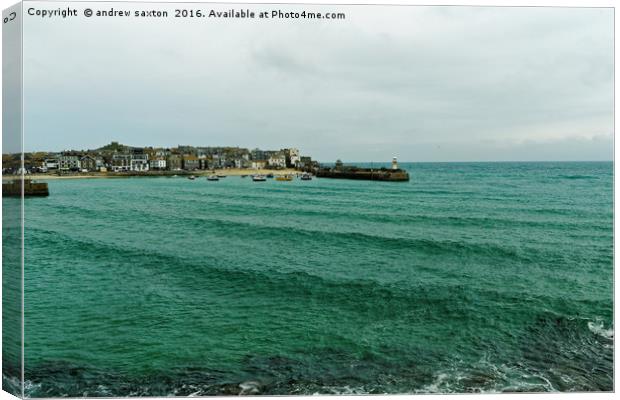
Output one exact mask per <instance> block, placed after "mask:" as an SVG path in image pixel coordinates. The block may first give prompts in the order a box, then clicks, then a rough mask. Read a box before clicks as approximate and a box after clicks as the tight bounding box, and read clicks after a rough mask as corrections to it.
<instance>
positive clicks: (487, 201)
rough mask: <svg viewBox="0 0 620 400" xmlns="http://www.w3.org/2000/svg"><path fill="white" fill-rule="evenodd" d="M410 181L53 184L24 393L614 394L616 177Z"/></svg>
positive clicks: (31, 208) (564, 171) (28, 299)
mask: <svg viewBox="0 0 620 400" xmlns="http://www.w3.org/2000/svg"><path fill="white" fill-rule="evenodd" d="M404 167H405V168H406V169H408V170H409V172H410V175H411V181H410V182H407V183H388V182H367V181H350V180H330V179H316V178H315V179H313V180H312V181H300V180H295V181H293V182H277V181H275V180H269V181H267V182H264V183H259V182H252V180H251V179H250V178H249V177H248V178H240V177H228V178H225V179H221V180H220V181H219V182H208V181H207V180H206V179H205V178H200V179H196V180H195V181H190V180H188V179H186V178H129V179H83V180H54V181H49V190H50V196H49V197H48V198H27V199H26V200H25V224H26V231H25V243H26V248H25V288H26V290H25V385H26V394H27V395H29V396H32V397H40V396H65V395H68V396H146V395H149V396H153V395H155V396H164V395H209V394H237V393H245V394H258V393H260V394H313V393H428V392H514V391H528V392H532V391H610V390H613V378H612V377H613V315H612V314H613V313H612V308H613V229H612V228H613V165H612V163H445V164H442V163H428V164H425V163H416V164H405V165H404ZM4 201H5V202H10V201H15V200H12V199H4Z"/></svg>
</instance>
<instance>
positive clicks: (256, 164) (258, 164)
mask: <svg viewBox="0 0 620 400" xmlns="http://www.w3.org/2000/svg"><path fill="white" fill-rule="evenodd" d="M266 166H267V161H265V160H252V168H253V169H263V168H265V167H266Z"/></svg>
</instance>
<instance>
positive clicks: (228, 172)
mask: <svg viewBox="0 0 620 400" xmlns="http://www.w3.org/2000/svg"><path fill="white" fill-rule="evenodd" d="M299 173H301V172H300V171H297V170H295V169H281V170H271V169H258V170H257V169H238V168H230V169H216V170H200V171H162V173H148V172H147V173H145V174H135V173H129V174H128V173H122V172H83V173H76V174H71V175H56V174H54V173H50V174H32V175H26V176H25V178H26V179H34V180H40V181H42V180H52V179H96V178H133V177H141V178H142V177H145V178H150V177H171V176H174V175H178V176H190V175H194V176H208V175H220V176H240V175H257V174H258V175H267V174H274V175H276V176H277V175H294V174H299ZM16 178H18V176H15V175H3V176H2V180H3V181H6V180H13V179H16Z"/></svg>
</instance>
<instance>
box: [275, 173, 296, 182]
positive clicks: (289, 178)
mask: <svg viewBox="0 0 620 400" xmlns="http://www.w3.org/2000/svg"><path fill="white" fill-rule="evenodd" d="M292 180H293V177H292V176H290V175H278V176H277V177H276V181H281V182H290V181H292Z"/></svg>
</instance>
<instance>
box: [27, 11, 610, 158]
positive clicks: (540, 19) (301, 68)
mask: <svg viewBox="0 0 620 400" xmlns="http://www.w3.org/2000/svg"><path fill="white" fill-rule="evenodd" d="M30 4H32V3H30ZM56 4H57V3H55V4H54V5H55V6H56ZM74 6H75V4H74ZM42 7H48V8H49V3H47V5H43V6H42ZM110 7H111V5H105V4H99V5H98V6H97V8H99V9H109V8H110ZM114 7H115V8H117V9H120V8H121V7H123V8H125V9H132V10H133V9H137V8H140V7H139V6H136V5H128V4H115V5H114ZM175 7H176V5H164V4H159V5H158V8H160V9H163V8H168V9H169V11H170V12H171V13H172V10H173V9H174V8H175ZM204 7H208V8H217V9H222V10H224V9H229V8H231V7H230V6H228V5H220V6H217V5H211V6H207V5H205V6H204ZM244 7H251V8H253V9H255V10H261V9H269V10H271V9H273V8H276V7H277V6H275V5H271V6H244ZM78 8H79V9H81V8H80V7H78ZM142 8H148V7H147V6H144V5H142ZM151 8H152V7H151ZM237 8H239V7H237ZM282 8H286V9H298V10H302V9H306V10H316V11H327V10H329V11H339V12H345V13H346V16H347V19H346V20H345V21H303V20H297V21H291V20H280V21H277V20H271V21H261V20H253V21H252V20H229V19H228V20H219V21H218V20H211V19H206V20H205V19H199V20H179V19H174V18H170V19H167V20H147V21H141V20H135V19H131V20H129V19H120V18H103V19H102V18H99V19H96V18H91V19H86V18H77V19H74V20H70V19H67V20H49V19H40V18H35V17H27V18H25V28H24V32H25V36H24V81H25V87H24V96H25V147H26V150H27V151H28V150H30V151H32V150H62V149H67V148H79V149H82V148H96V147H100V146H102V145H104V144H106V143H108V142H110V141H112V140H116V141H120V142H122V143H126V144H130V145H136V146H144V145H153V146H176V145H178V144H191V145H205V146H208V145H212V146H219V145H229V146H241V147H250V148H254V147H260V148H265V149H277V148H282V147H298V148H300V149H301V150H302V153H303V154H307V155H311V156H313V157H314V158H316V159H319V160H321V161H333V160H335V159H336V158H342V159H343V160H350V161H364V160H373V161H381V160H389V159H390V158H391V157H392V156H395V155H396V156H398V157H399V159H401V160H403V161H467V160H472V161H476V160H482V161H487V160H610V159H611V158H612V156H613V145H612V141H613V62H614V60H613V11H612V10H611V9H600V8H599V9H583V8H581V9H575V8H573V9H571V8H499V7H497V8H482V7H359V6H358V7H344V6H325V7H316V6H296V7H294V6H283V7H282Z"/></svg>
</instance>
